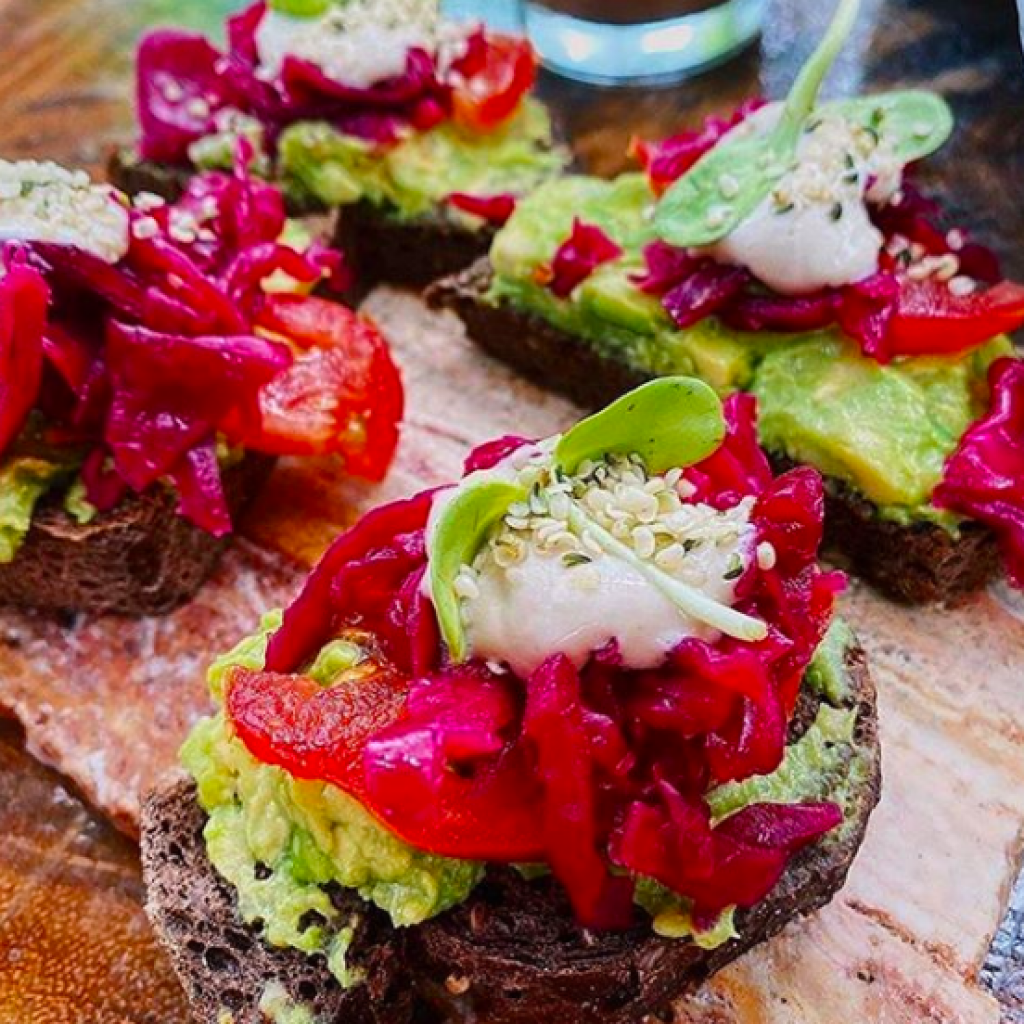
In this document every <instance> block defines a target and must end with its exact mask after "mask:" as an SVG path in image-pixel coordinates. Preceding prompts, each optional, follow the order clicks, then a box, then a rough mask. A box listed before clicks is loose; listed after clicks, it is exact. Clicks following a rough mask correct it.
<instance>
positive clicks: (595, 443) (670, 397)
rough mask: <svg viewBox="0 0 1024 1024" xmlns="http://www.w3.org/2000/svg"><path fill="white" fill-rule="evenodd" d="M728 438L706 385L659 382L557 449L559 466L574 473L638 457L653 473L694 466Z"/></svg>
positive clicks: (591, 420) (583, 425)
mask: <svg viewBox="0 0 1024 1024" xmlns="http://www.w3.org/2000/svg"><path fill="white" fill-rule="evenodd" d="M724 437H725V418H724V416H723V415H722V402H721V400H720V399H719V397H718V396H717V395H716V394H715V393H714V391H712V390H711V388H709V387H708V386H707V384H704V383H703V382H702V381H699V380H694V379H693V378H691V377H661V378H659V379H658V380H653V381H650V382H649V383H647V384H643V385H641V386H640V387H638V388H637V389H636V390H635V391H631V392H630V393H629V394H628V395H624V396H623V397H622V398H620V399H618V400H617V401H615V402H612V404H611V405H609V406H608V407H607V408H605V409H602V410H601V411H600V412H599V413H595V414H594V415H593V416H590V417H588V418H587V419H585V420H582V421H580V422H579V423H577V424H576V426H575V427H573V428H572V429H571V430H569V431H568V432H567V433H565V434H564V435H563V436H562V438H561V439H560V440H559V442H558V444H557V445H556V446H555V451H554V460H555V465H556V466H558V467H559V468H561V469H562V470H564V471H565V472H566V473H570V474H571V473H575V472H576V470H577V469H578V468H579V466H580V465H581V464H582V463H583V462H586V461H587V460H592V461H595V462H596V461H598V460H599V459H602V458H604V457H605V456H606V455H634V454H635V455H639V456H640V457H641V458H642V459H643V460H644V463H645V465H646V466H647V469H648V471H649V472H651V473H664V472H665V471H666V470H669V469H674V468H676V467H685V466H692V465H693V464H694V463H697V462H700V461H701V460H702V459H705V458H707V457H708V456H709V455H711V454H712V452H714V451H715V450H716V449H717V448H718V447H719V445H721V443H722V439H723V438H724Z"/></svg>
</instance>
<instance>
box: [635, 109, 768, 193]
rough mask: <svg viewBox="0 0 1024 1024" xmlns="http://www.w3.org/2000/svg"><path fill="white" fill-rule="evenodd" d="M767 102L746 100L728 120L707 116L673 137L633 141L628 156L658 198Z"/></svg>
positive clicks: (726, 118)
mask: <svg viewBox="0 0 1024 1024" xmlns="http://www.w3.org/2000/svg"><path fill="white" fill-rule="evenodd" d="M767 102H768V101H767V100H764V99H761V98H759V97H757V98H754V99H750V100H747V101H746V102H744V103H742V104H740V106H739V107H738V108H737V109H736V111H735V113H733V114H732V115H731V116H729V117H709V118H707V119H706V120H705V121H704V124H703V125H702V126H701V127H700V128H699V129H697V130H696V131H692V132H683V133H681V134H680V135H673V136H672V137H671V138H668V139H663V140H662V141H660V142H645V141H644V140H643V139H636V138H635V139H633V141H632V142H631V143H630V155H631V156H633V157H635V158H636V159H637V160H638V161H639V163H640V165H641V166H642V167H643V169H644V170H645V171H646V172H647V177H648V179H649V180H650V183H651V188H652V189H653V190H654V194H655V195H659V196H660V195H661V194H662V193H663V192H665V191H666V190H667V189H668V188H669V186H670V185H672V184H673V182H675V181H677V180H678V179H679V178H681V177H682V176H683V175H684V174H685V173H686V172H687V171H688V170H689V169H690V168H691V167H692V166H693V165H694V164H695V163H696V162H697V161H698V160H699V159H700V158H701V157H702V156H704V154H705V153H707V152H708V151H709V150H711V149H713V148H714V147H715V145H716V144H717V143H719V142H720V141H721V140H722V139H723V138H724V137H725V136H726V135H727V134H728V133H729V132H730V131H732V129H733V128H735V127H736V126H737V125H740V124H742V123H743V122H744V121H746V120H747V118H749V117H750V115H751V114H753V113H755V112H756V111H758V110H760V109H761V107H763V106H765V104H766V103H767Z"/></svg>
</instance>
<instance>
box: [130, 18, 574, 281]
mask: <svg viewBox="0 0 1024 1024" xmlns="http://www.w3.org/2000/svg"><path fill="white" fill-rule="evenodd" d="M227 35H228V48H227V50H226V51H225V52H221V51H220V50H218V49H217V48H216V47H214V46H213V45H212V44H211V43H210V42H209V41H207V40H206V39H205V38H203V37H202V36H197V35H193V34H190V33H186V32H179V31H173V30H158V31H155V32H153V33H151V34H150V35H148V36H147V37H146V38H145V39H144V40H143V42H142V44H141V46H140V49H139V54H138V63H137V80H138V88H137V105H138V112H139V121H140V128H141V135H140V139H139V143H138V147H137V149H135V150H123V151H120V152H118V153H116V154H115V156H114V158H113V160H112V163H111V176H112V178H113V180H114V181H115V182H116V183H117V184H119V185H120V186H121V187H122V188H123V189H125V191H128V192H130V193H136V192H138V191H140V190H145V191H151V192H155V193H157V194H160V195H164V196H167V197H173V196H174V195H175V194H176V193H177V192H178V191H179V190H180V188H181V187H182V184H183V183H184V182H185V181H187V179H188V177H189V176H190V175H191V174H194V173H196V171H197V170H201V169H204V168H205V169H209V168H217V167H221V166H223V164H224V163H225V161H229V160H230V155H231V151H232V147H233V145H234V140H236V139H237V138H238V137H239V136H242V137H245V138H247V139H249V140H250V141H251V142H252V143H253V144H254V145H255V146H256V148H257V150H258V152H259V159H260V167H261V169H262V172H263V173H264V174H267V175H269V176H271V177H272V178H273V179H274V180H276V181H278V182H279V183H280V184H281V186H282V188H283V189H284V191H285V192H286V194H287V197H288V201H289V204H290V208H291V210H292V212H293V213H295V214H296V215H300V214H306V213H315V212H323V211H334V210H340V211H341V214H340V217H339V225H338V231H339V244H340V245H342V246H343V247H344V248H345V249H346V251H347V252H348V253H349V254H350V257H351V260H352V265H353V266H354V267H355V268H356V270H357V271H358V273H359V276H360V280H361V283H362V284H363V285H367V284H372V283H375V282H376V281H378V280H389V281H394V282H397V283H404V284H414V285H424V284H426V283H428V282H429V281H431V280H435V279H436V278H437V277H438V276H441V275H443V274H448V273H453V272H454V271H456V270H458V269H461V268H462V267H465V266H467V265H468V264H469V263H471V262H472V261H473V260H474V259H475V258H477V257H478V256H480V255H483V254H484V253H485V252H486V251H487V246H488V244H489V242H490V239H491V238H492V237H493V232H494V228H495V226H496V225H499V224H501V223H502V222H503V220H504V219H505V218H507V216H508V214H509V212H510V211H511V208H512V206H513V204H514V201H515V198H516V197H517V196H518V195H520V194H522V193H524V192H527V191H529V190H530V189H531V188H532V187H533V186H535V185H537V184H539V183H540V182H541V181H543V180H544V179H545V178H547V177H549V176H551V175H552V174H555V173H557V172H558V171H559V170H561V169H562V168H563V167H564V166H565V163H566V161H567V155H566V154H565V153H564V152H563V151H562V150H561V149H560V148H558V147H556V146H555V145H554V144H553V142H552V134H551V124H550V119H549V117H548V113H547V111H546V110H545V108H544V107H543V106H542V105H541V104H540V103H539V102H538V101H537V100H535V99H533V98H532V97H531V96H530V95H529V93H530V89H531V87H532V85H533V82H534V78H535V75H536V59H535V57H534V54H533V52H532V50H531V48H530V46H529V44H528V43H527V42H525V40H521V39H515V38H512V37H509V36H501V35H495V34H493V33H489V32H487V31H486V30H485V29H484V28H482V27H481V26H479V25H475V24H468V23H466V24H459V23H452V22H448V21H445V20H443V19H441V18H440V16H439V13H438V3H437V0H387V2H383V3H382V2H379V0H378V2H373V3H371V2H369V0H346V2H341V0H310V2H301V3H295V2H294V0H271V2H270V3H264V2H259V3H254V4H251V5H250V6H249V7H247V8H246V9H245V10H244V11H243V12H241V13H240V14H238V15H236V16H234V17H232V18H231V19H230V21H229V23H228V32H227Z"/></svg>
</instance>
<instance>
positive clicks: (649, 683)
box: [229, 395, 843, 928]
mask: <svg viewBox="0 0 1024 1024" xmlns="http://www.w3.org/2000/svg"><path fill="white" fill-rule="evenodd" d="M725 411H726V419H727V424H728V433H727V437H726V440H725V442H724V444H723V445H722V447H721V448H720V449H719V451H717V452H716V453H715V454H714V455H712V456H711V457H710V458H709V459H707V460H705V461H704V462H703V463H701V464H700V465H698V466H695V467H692V468H691V469H689V470H688V471H687V474H686V479H687V480H688V481H689V482H690V483H692V484H693V485H694V487H695V489H696V494H695V495H694V497H693V499H692V500H694V501H700V502H708V503H710V504H712V505H714V506H715V507H718V508H728V507H731V506H733V505H735V504H736V503H738V502H739V501H741V500H743V499H744V498H753V499H754V506H753V512H752V516H751V522H752V523H753V524H754V526H755V529H756V540H757V542H758V543H767V544H771V545H772V547H773V550H774V553H775V558H774V561H773V563H772V564H771V568H760V567H759V566H758V564H757V563H756V562H755V563H752V564H751V567H750V568H749V569H748V570H747V572H746V573H745V575H744V577H743V578H742V579H741V580H740V581H739V586H738V590H737V595H738V603H737V608H738V609H739V610H741V611H743V612H746V613H748V614H750V615H754V616H757V617H759V618H761V619H762V620H763V621H765V622H766V623H768V624H769V632H768V636H767V637H766V638H765V639H764V640H762V641H760V642H757V643H745V642H742V641H738V640H731V639H728V638H720V639H719V640H717V641H716V642H713V643H709V642H706V641H702V640H696V639H691V640H687V641H685V642H684V643H682V644H681V645H680V646H679V648H678V649H677V650H675V651H674V652H672V653H671V654H670V655H669V656H668V657H667V658H666V659H665V662H664V664H663V665H662V666H661V667H660V668H657V669H654V670H650V671H643V672H638V671H633V670H629V669H626V668H625V667H624V666H623V665H622V659H621V656H620V654H619V651H618V647H617V645H616V644H615V642H614V641H613V642H611V643H609V644H608V645H606V646H605V647H604V648H602V649H601V650H600V651H597V652H595V653H594V655H593V657H592V658H591V659H590V661H589V662H587V663H586V664H585V665H584V666H583V667H582V669H580V670H579V671H577V669H576V668H575V667H574V666H573V665H572V664H571V663H570V662H569V661H568V660H567V659H566V658H565V657H564V656H563V655H560V654H559V653H558V652H552V657H550V658H549V659H548V660H547V661H546V662H545V663H544V664H543V665H542V666H541V667H540V668H538V669H537V670H536V671H535V672H534V673H533V674H532V675H531V676H530V677H529V678H528V679H524V678H519V677H517V676H516V675H514V674H513V673H511V672H508V671H506V670H503V669H500V668H499V667H497V666H493V665H490V664H484V663H482V662H480V661H476V660H473V661H470V662H468V663H466V664H464V665H458V666H452V665H449V664H448V663H447V661H446V656H445V652H444V650H443V647H442V644H441V641H440V638H439V634H438V630H437V628H436V624H433V625H432V626H430V627H428V626H427V625H426V623H425V621H424V620H427V619H429V620H431V621H432V620H433V615H432V608H431V606H430V604H429V602H428V601H424V600H423V578H424V572H425V569H426V552H425V545H424V530H425V527H426V524H427V521H428V517H429V513H430V507H431V501H432V495H431V494H429V493H427V494H423V495H420V496H418V497H416V498H413V499H410V500H408V501H404V502H397V503H395V504H392V505H388V506H385V507H383V508H381V509H378V510H376V511H374V512H372V513H370V514H369V515H368V516H366V517H365V518H364V519H363V520H362V521H361V522H360V523H359V524H357V525H356V526H355V527H353V528H352V529H351V530H350V531H349V532H348V533H346V534H344V535H343V536H342V537H341V538H339V540H338V541H337V542H336V543H335V545H334V547H333V548H331V549H330V551H328V553H327V554H326V555H325V557H324V559H323V561H322V562H321V563H320V565H319V566H318V567H317V568H316V569H315V570H314V571H313V573H312V575H311V576H310V579H309V582H308V583H307V585H306V587H305V588H304V590H303V592H302V594H301V595H300V596H299V598H298V599H297V600H296V602H295V603H294V604H293V605H292V606H291V608H289V609H288V611H287V612H286V614H285V618H284V623H283V625H282V627H281V628H280V629H279V630H278V631H277V632H276V633H275V634H274V636H273V637H272V638H271V641H270V646H269V650H268V658H267V669H268V673H274V672H276V673H301V672H302V671H303V669H304V668H305V667H306V666H308V664H309V663H310V661H311V660H312V659H313V658H314V657H315V655H316V653H317V651H318V650H319V649H320V647H321V646H322V645H323V644H324V643H326V642H327V641H328V640H329V639H330V638H331V637H332V636H334V635H337V633H338V632H339V631H340V630H343V629H344V628H345V627H346V625H352V626H355V627H357V628H359V629H363V630H367V631H369V632H370V633H371V634H372V635H373V636H374V638H375V640H376V642H377V643H378V644H379V646H380V653H381V656H382V658H383V659H385V661H386V663H387V664H390V665H393V666H395V667H396V668H397V669H398V671H399V672H401V673H402V675H403V678H404V680H405V682H404V684H403V693H404V694H405V703H404V704H403V706H402V708H401V710H400V711H397V712H395V714H394V716H393V718H392V720H390V721H388V722H387V723H386V724H385V725H382V726H381V727H380V728H378V729H376V730H372V729H371V730H369V731H367V730H366V729H364V726H363V725H361V724H358V723H357V724H356V725H355V726H350V725H349V724H348V723H346V721H345V720H344V718H343V716H339V715H334V714H333V713H332V714H331V715H326V714H324V715H314V712H313V710H312V706H307V705H309V702H310V701H313V702H315V703H318V704H320V705H326V704H327V703H330V700H331V698H327V697H322V696H320V695H319V694H318V693H317V692H315V688H314V690H309V691H308V693H307V691H302V690H301V685H302V684H300V683H292V682H288V683H287V684H280V683H275V682H274V680H281V679H287V680H292V679H296V678H300V677H296V676H291V675H285V676H274V675H270V674H267V673H264V674H261V673H255V674H244V673H239V674H238V676H237V677H236V678H235V680H234V682H233V684H232V688H231V697H230V699H229V713H230V714H231V716H232V721H233V723H234V725H235V727H236V728H237V730H238V733H239V735H240V737H241V738H242V739H243V741H244V742H245V743H246V744H247V745H248V746H249V747H250V749H251V750H253V752H254V753H255V754H256V755H257V756H259V757H262V758H263V759H264V760H268V761H270V762H271V763H274V764H280V765H282V766H283V767H285V768H287V769H288V770H289V771H292V772H293V773H294V774H297V775H299V776H300V777H302V778H320V779H324V780H325V781H330V782H332V783H334V784H335V785H339V786H341V787H342V788H343V789H345V790H346V791H347V792H349V793H351V794H352V795H354V796H356V797H357V799H359V800H361V801H362V802H363V803H364V804H365V806H367V807H368V808H369V809H370V810H371V811H372V812H373V813H374V814H375V815H376V816H377V817H378V818H379V819H380V820H381V821H383V822H385V823H386V824H387V825H388V827H389V828H390V829H392V830H393V831H394V832H395V833H396V834H397V835H399V836H401V837H402V838H404V839H406V840H407V841H408V842H410V843H412V844H413V845H414V846H416V847H417V848H419V849H423V850H426V851H430V852H434V853H438V854H441V855H445V856H455V857H464V858H472V859H477V858H479V859H486V860H489V861H499V862H519V861H524V860H526V861H542V862H544V863H546V864H548V865H549V866H550V867H551V869H552V870H553V872H554V873H555V874H556V876H557V877H558V878H559V880H560V881H561V882H562V884H563V885H564V886H565V888H566V890H567V892H568V894H569V896H570V898H571V900H572V904H573V907H574V908H575V911H576V914H577V916H578V918H579V920H580V921H581V922H582V923H583V924H585V925H587V926H588V927H593V928H621V927H626V926H628V925H629V924H630V923H631V922H632V921H633V920H634V919H635V918H634V915H635V911H634V910H633V908H632V905H631V897H632V890H633V884H634V880H635V877H636V876H646V877H649V878H654V879H657V880H658V881H661V882H662V883H663V884H665V885H667V886H669V888H671V889H673V890H675V891H677V892H678V893H680V894H681V895H683V896H686V897H688V898H690V899H691V900H692V901H693V906H694V911H695V914H696V916H697V920H698V923H699V924H700V923H702V924H703V925H707V924H710V923H711V922H712V921H713V918H714V916H715V915H716V914H717V913H718V912H719V911H721V910H722V909H724V908H725V907H727V906H731V905H739V906H749V905H751V904H753V903H756V902H757V901H758V900H760V899H762V898H763V897H764V896H765V894H766V893H767V892H769V891H770V889H771V888H772V886H773V885H774V884H775V883H776V881H777V880H778V879H779V877H780V875H781V873H782V872H783V871H784V870H785V867H786V864H787V863H788V861H789V858H790V857H791V855H792V854H793V853H794V852H795V851H796V850H798V849H799V848H800V847H801V846H803V845H804V844H806V843H808V842H811V841H813V840H814V839H815V838H817V837H818V836H820V835H823V834H824V833H826V832H828V831H829V830H830V829H832V828H834V827H835V826H836V825H837V824H838V823H839V822H840V820H841V813H840V811H839V809H838V808H837V807H835V806H834V805H831V804H807V805H803V804H800V805H792V806H790V805H774V804H762V805H755V806H753V807H749V808H747V809H745V810H744V811H742V812H740V813H739V814H737V815H735V816H734V817H730V818H727V819H725V820H724V821H722V822H720V823H717V824H715V823H713V822H712V821H711V815H710V812H709V810H708V806H707V803H706V801H705V795H706V793H707V791H708V789H709V788H711V787H713V786H715V785H718V784H720V783H723V782H727V781H730V780H740V779H745V778H749V777H750V776H751V775H754V774H761V773H766V772H771V771H773V770H774V769H775V768H777V767H778V765H779V763H780V762H781V759H782V757H783V754H784V750H785V741H786V730H787V725H788V722H789V720H790V717H791V715H792V713H793V710H794V707H795V704H796V699H797V694H798V692H799V687H800V682H801V679H802V677H803V674H804V672H805V671H806V669H807V666H808V664H809V663H810V660H811V658H812V657H813V655H814V652H815V650H816V649H817V647H818V645H819V643H820V642H821V639H822V637H823V636H824V633H825V630H826V629H827V627H828V624H829V622H830V620H831V616H832V610H833V606H834V602H835V598H836V595H837V593H838V592H839V590H840V589H841V588H842V585H843V578H842V576H841V575H839V574H835V573H824V572H822V571H821V570H820V569H819V568H818V566H817V564H816V561H815V559H816V555H817V548H818V543H819V542H820V539H821V529H822V517H823V514H824V491H823V487H822V483H821V479H820V477H819V476H818V475H817V474H816V473H815V472H814V471H813V470H810V469H798V470H794V471H792V472H790V473H787V474H785V475H783V476H780V477H778V478H775V477H773V475H772V473H771V471H770V469H769V466H768V463H767V460H766V459H765V457H764V455H763V453H762V452H761V451H760V449H759V448H758V447H757V442H756V424H755V421H754V417H755V402H754V399H753V398H752V397H750V396H744V395H736V396H733V397H732V398H730V399H729V400H728V402H727V404H726V410H725ZM524 443H527V442H524V441H523V440H522V439H520V438H502V439H499V440H498V441H495V442H492V443H491V444H489V445H485V446H483V447H482V448H480V449H478V450H477V451H476V452H474V453H473V455H472V456H471V457H470V459H469V461H468V462H467V467H466V469H467V472H472V471H475V470H479V469H482V468H486V467H492V466H494V465H495V464H496V463H497V462H499V461H500V460H501V459H502V458H504V457H507V455H508V454H510V453H511V452H513V451H515V450H516V449H517V448H519V447H520V446H522V445H523V444H524ZM281 685H284V692H285V694H286V695H287V700H288V702H289V703H288V705H287V706H286V705H285V704H282V703H281V702H282V700H283V699H284V697H283V696H282V693H281V690H280V687H281ZM389 685H391V684H389ZM301 693H306V694H307V695H306V696H305V697H302V696H301ZM297 694H298V695H297ZM338 699H341V698H338ZM314 723H315V724H314ZM307 730H308V732H307ZM314 737H315V738H314ZM332 750H333V751H335V752H336V753H335V754H333V755H332V754H330V753H324V752H329V751H332ZM357 754H359V755H360V756H361V761H359V762H358V763H357V757H356V755H357ZM360 765H361V767H360ZM615 866H618V867H619V868H626V869H628V872H629V873H628V874H627V875H625V876H624V875H622V874H620V873H617V872H616V870H615Z"/></svg>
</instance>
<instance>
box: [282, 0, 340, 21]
mask: <svg viewBox="0 0 1024 1024" xmlns="http://www.w3.org/2000/svg"><path fill="white" fill-rule="evenodd" d="M330 7H331V0H270V9H271V10H273V11H277V12H278V14H290V15H292V16H293V17H296V18H315V17H318V16H319V15H321V14H324V13H325V12H326V11H328V10H330Z"/></svg>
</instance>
